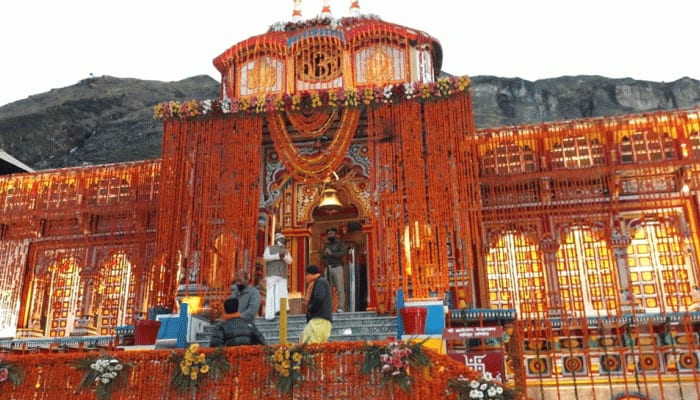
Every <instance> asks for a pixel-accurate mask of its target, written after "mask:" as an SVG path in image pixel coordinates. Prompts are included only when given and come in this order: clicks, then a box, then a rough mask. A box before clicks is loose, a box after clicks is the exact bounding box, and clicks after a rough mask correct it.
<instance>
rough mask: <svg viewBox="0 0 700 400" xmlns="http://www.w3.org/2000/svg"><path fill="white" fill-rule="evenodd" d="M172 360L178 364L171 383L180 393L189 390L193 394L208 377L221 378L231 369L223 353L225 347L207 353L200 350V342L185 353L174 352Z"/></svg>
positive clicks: (174, 369) (192, 345)
mask: <svg viewBox="0 0 700 400" xmlns="http://www.w3.org/2000/svg"><path fill="white" fill-rule="evenodd" d="M171 360H172V362H173V363H175V364H176V366H175V368H173V376H172V378H171V379H170V385H171V386H173V387H174V388H175V389H176V390H177V391H178V392H180V393H183V392H186V391H188V390H189V391H190V392H192V396H194V395H195V393H196V392H197V388H198V387H199V386H200V385H201V384H202V381H203V380H204V379H205V378H206V377H209V379H219V378H221V377H223V376H224V375H225V374H226V372H228V371H229V370H230V369H231V364H229V362H228V360H227V359H226V356H225V355H224V353H223V347H219V348H217V349H216V350H215V351H213V352H211V353H209V355H207V354H205V353H204V352H201V351H199V344H198V343H192V344H191V345H190V346H189V347H188V348H187V349H186V350H185V352H184V353H175V352H173V353H172V356H171Z"/></svg>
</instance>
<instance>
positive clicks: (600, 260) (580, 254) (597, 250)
mask: <svg viewBox="0 0 700 400" xmlns="http://www.w3.org/2000/svg"><path fill="white" fill-rule="evenodd" d="M556 267H557V268H556V269H557V279H558V281H559V282H558V283H559V293H560V298H561V302H562V308H563V312H564V313H565V314H567V315H568V316H571V317H582V316H599V315H608V314H612V313H615V312H616V311H617V310H618V301H617V289H616V287H617V286H616V284H615V282H616V279H615V271H614V269H613V262H612V255H611V253H610V250H609V249H608V247H607V244H606V243H605V241H603V240H601V239H600V238H599V237H598V235H596V234H595V233H594V232H593V231H592V230H591V229H590V228H588V227H585V226H579V227H574V228H572V229H571V230H570V231H569V232H568V234H567V235H566V237H565V238H564V240H563V242H562V244H561V246H560V247H559V250H558V252H557V264H556Z"/></svg>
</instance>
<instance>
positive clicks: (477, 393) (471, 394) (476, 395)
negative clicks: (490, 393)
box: [469, 389, 484, 399]
mask: <svg viewBox="0 0 700 400" xmlns="http://www.w3.org/2000/svg"><path fill="white" fill-rule="evenodd" d="M469 398H470V399H483V398H484V394H483V393H481V392H480V391H478V390H476V389H473V390H471V391H470V392H469Z"/></svg>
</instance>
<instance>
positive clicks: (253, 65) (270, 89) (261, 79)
mask: <svg viewBox="0 0 700 400" xmlns="http://www.w3.org/2000/svg"><path fill="white" fill-rule="evenodd" d="M283 78H284V63H283V62H282V61H281V60H278V59H276V58H272V57H270V56H263V57H257V58H255V59H252V60H249V61H248V62H246V63H244V64H243V65H241V67H240V79H239V82H240V87H239V92H240V94H241V96H251V95H258V96H263V95H265V94H267V93H279V92H281V91H282V89H283V87H284V86H283V82H284V79H283Z"/></svg>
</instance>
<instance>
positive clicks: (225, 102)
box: [221, 99, 231, 114]
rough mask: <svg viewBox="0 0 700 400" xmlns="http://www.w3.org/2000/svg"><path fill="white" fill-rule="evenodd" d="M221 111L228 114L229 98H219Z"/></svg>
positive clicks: (229, 109)
mask: <svg viewBox="0 0 700 400" xmlns="http://www.w3.org/2000/svg"><path fill="white" fill-rule="evenodd" d="M221 112H223V113H224V114H228V113H230V112H231V100H229V99H223V100H221Z"/></svg>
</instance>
